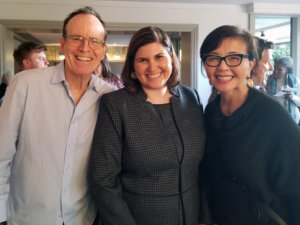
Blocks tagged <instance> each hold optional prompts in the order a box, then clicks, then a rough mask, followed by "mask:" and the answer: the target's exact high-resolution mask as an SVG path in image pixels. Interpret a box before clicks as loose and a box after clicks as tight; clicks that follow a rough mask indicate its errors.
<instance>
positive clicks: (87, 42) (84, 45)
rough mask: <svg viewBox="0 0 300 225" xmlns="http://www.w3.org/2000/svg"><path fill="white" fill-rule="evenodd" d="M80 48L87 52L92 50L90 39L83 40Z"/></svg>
mask: <svg viewBox="0 0 300 225" xmlns="http://www.w3.org/2000/svg"><path fill="white" fill-rule="evenodd" d="M80 47H81V48H82V49H83V50H85V49H89V48H90V43H89V39H86V38H83V40H82V42H81V45H80Z"/></svg>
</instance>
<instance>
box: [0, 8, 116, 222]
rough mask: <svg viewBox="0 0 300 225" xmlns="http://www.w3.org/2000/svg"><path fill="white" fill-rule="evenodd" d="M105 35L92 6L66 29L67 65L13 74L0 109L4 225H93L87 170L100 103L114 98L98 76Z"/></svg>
mask: <svg viewBox="0 0 300 225" xmlns="http://www.w3.org/2000/svg"><path fill="white" fill-rule="evenodd" d="M105 39H106V32H105V28H104V22H103V21H102V19H101V17H100V15H99V14H98V13H97V12H96V11H95V10H94V9H93V8H91V7H84V8H80V9H77V10H75V11H74V12H72V13H71V14H69V15H68V16H67V18H66V19H65V20H64V23H63V36H62V37H61V39H60V46H61V52H62V53H64V54H65V60H64V61H62V62H61V63H59V64H58V65H56V66H53V67H48V68H43V69H34V70H25V71H22V72H20V73H18V74H16V75H15V77H14V79H13V80H12V82H11V83H10V85H9V86H8V89H7V92H6V95H5V98H4V101H3V104H2V106H1V108H0V146H1V151H0V222H3V221H6V220H7V221H8V224H14V225H41V224H43V225H53V224H57V225H63V224H64V225H92V224H96V223H97V221H95V218H96V212H97V210H96V208H95V205H94V202H93V200H92V198H91V195H90V191H89V190H90V188H89V185H88V183H87V168H88V162H89V156H90V149H91V144H92V139H93V133H94V128H95V124H96V120H97V113H98V109H99V99H100V97H101V96H102V95H103V94H105V93H108V92H110V91H113V88H112V87H111V86H110V85H109V84H108V83H107V82H105V81H103V80H101V79H98V78H97V77H96V76H94V75H92V72H93V71H94V70H95V68H96V67H97V66H98V64H99V62H100V61H101V60H103V59H104V56H105V52H106V44H105Z"/></svg>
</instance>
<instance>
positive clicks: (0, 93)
mask: <svg viewBox="0 0 300 225" xmlns="http://www.w3.org/2000/svg"><path fill="white" fill-rule="evenodd" d="M7 85H8V77H7V75H6V74H5V73H4V74H3V75H2V82H1V84H0V99H1V98H2V97H3V96H4V94H5V91H6V88H7Z"/></svg>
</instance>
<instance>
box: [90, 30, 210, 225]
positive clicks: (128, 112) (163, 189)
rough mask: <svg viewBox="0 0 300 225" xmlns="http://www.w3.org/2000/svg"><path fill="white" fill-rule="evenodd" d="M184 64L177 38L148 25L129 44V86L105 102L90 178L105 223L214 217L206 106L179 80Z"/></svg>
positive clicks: (171, 224)
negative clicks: (209, 211)
mask: <svg viewBox="0 0 300 225" xmlns="http://www.w3.org/2000/svg"><path fill="white" fill-rule="evenodd" d="M179 69H180V68H179V62H178V59H177V56H176V53H175V50H174V47H173V45H172V42H171V40H170V37H169V36H168V35H167V34H166V33H165V32H164V31H162V30H161V29H159V28H157V27H145V28H142V29H140V30H139V31H137V33H136V34H135V35H134V36H133V37H132V39H131V41H130V44H129V48H128V52H127V56H126V61H125V65H124V68H123V71H122V80H123V82H124V84H125V88H123V89H120V90H118V91H115V92H113V93H112V94H108V95H104V96H103V98H101V100H100V109H99V110H100V111H99V116H98V121H97V125H96V128H95V134H94V139H93V147H92V154H91V161H90V172H89V180H90V184H91V190H92V194H93V198H94V199H95V200H96V204H97V206H98V209H99V214H100V218H101V220H102V223H103V225H117V224H122V225H137V224H140V225H154V224H157V225H158V224H165V225H175V224H176V225H198V224H199V223H200V221H201V222H206V221H205V218H203V217H201V216H203V215H202V214H201V213H200V211H201V212H203V210H204V209H205V207H204V205H202V204H201V203H200V201H201V200H202V198H201V197H200V186H199V165H200V162H201V161H202V157H203V154H204V147H205V146H204V145H205V130H204V121H203V116H202V115H203V108H202V104H201V102H200V99H199V96H198V94H197V92H196V90H194V89H191V88H188V87H185V86H182V85H180V84H179ZM202 207H203V208H204V209H202ZM200 214H201V215H200Z"/></svg>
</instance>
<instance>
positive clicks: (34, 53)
mask: <svg viewBox="0 0 300 225" xmlns="http://www.w3.org/2000/svg"><path fill="white" fill-rule="evenodd" d="M46 50H47V48H46V46H44V45H42V44H40V43H37V42H34V41H28V42H24V43H22V44H20V45H19V47H18V48H17V49H16V50H15V51H14V59H15V61H16V62H17V63H18V64H19V66H20V67H21V68H22V70H29V69H34V68H45V67H48V64H49V62H48V60H47V58H46Z"/></svg>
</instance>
